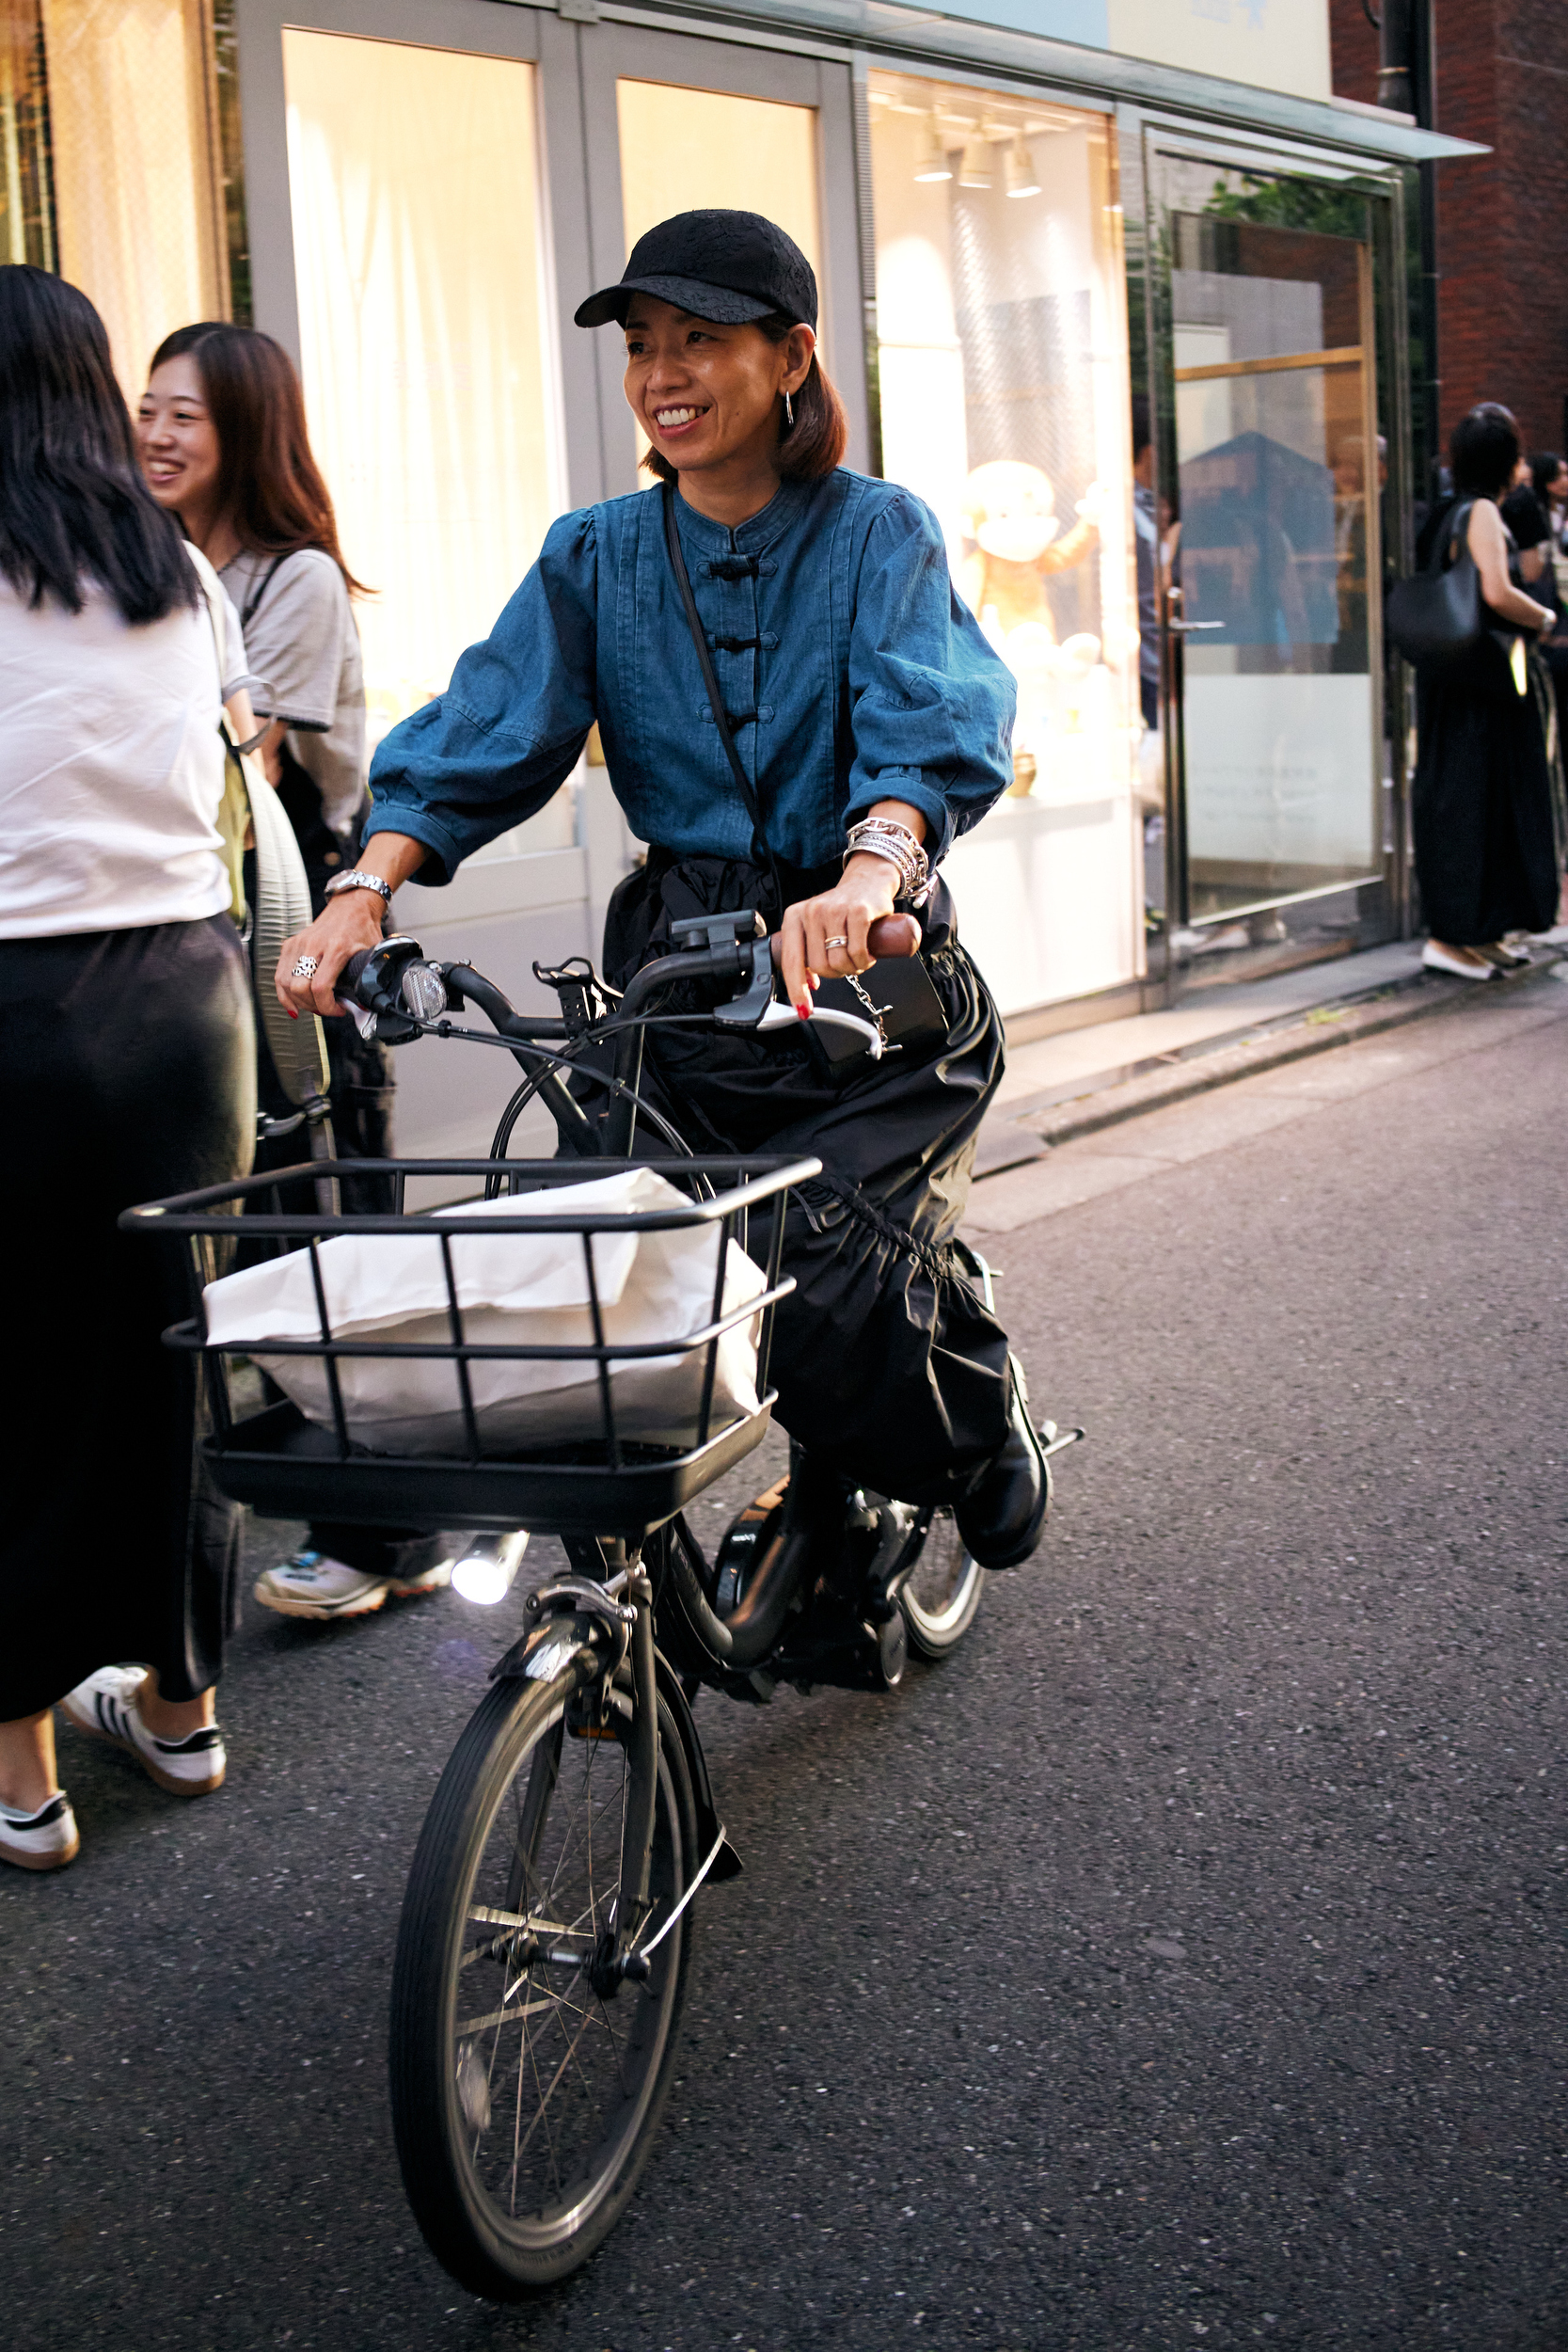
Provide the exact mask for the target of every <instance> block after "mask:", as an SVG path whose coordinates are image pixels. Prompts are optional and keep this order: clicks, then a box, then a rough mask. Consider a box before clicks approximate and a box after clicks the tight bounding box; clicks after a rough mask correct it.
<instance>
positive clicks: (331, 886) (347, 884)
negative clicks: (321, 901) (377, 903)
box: [322, 866, 392, 907]
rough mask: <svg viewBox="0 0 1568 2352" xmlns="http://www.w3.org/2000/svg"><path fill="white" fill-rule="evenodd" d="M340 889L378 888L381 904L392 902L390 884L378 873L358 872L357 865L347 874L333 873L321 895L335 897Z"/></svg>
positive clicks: (387, 904)
mask: <svg viewBox="0 0 1568 2352" xmlns="http://www.w3.org/2000/svg"><path fill="white" fill-rule="evenodd" d="M340 890H379V891H380V893H381V903H382V905H383V906H388V907H389V906H390V905H391V903H392V892H391V886H390V884H389V883H388V882H383V881H382V879H381V877H380V875H379V874H362V873H360V871H359V869H358V867H357V866H356V867H355V869H354V871H353V872H352V873H349V874H334V876H333V877H332V880H331V881H330V882H328V883H327V885H326V888H325V891H323V893H322V896H323V898H336V897H337V896H338V893H339V891H340Z"/></svg>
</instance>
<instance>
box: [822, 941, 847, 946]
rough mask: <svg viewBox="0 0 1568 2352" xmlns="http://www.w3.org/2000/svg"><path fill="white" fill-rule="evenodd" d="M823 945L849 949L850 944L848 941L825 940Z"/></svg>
mask: <svg viewBox="0 0 1568 2352" xmlns="http://www.w3.org/2000/svg"><path fill="white" fill-rule="evenodd" d="M822 945H823V946H824V947H847V946H848V945H849V942H848V941H847V939H825V940H824V941H823V942H822Z"/></svg>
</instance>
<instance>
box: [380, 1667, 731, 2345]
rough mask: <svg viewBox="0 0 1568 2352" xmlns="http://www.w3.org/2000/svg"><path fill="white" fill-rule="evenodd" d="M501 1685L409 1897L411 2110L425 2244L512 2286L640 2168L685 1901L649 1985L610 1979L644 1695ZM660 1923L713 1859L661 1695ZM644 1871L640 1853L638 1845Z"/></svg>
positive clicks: (664, 2043) (582, 2235)
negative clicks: (602, 1960) (635, 1711)
mask: <svg viewBox="0 0 1568 2352" xmlns="http://www.w3.org/2000/svg"><path fill="white" fill-rule="evenodd" d="M590 1698H591V1704H590V1705H588V1706H585V1705H584V1703H583V1699H582V1698H581V1697H580V1696H579V1695H578V1692H577V1691H576V1685H575V1682H574V1678H573V1677H572V1676H571V1675H570V1674H566V1675H562V1676H561V1677H558V1678H557V1679H556V1680H555V1681H554V1682H551V1683H534V1682H527V1681H507V1682H500V1683H498V1684H496V1685H495V1686H494V1688H493V1689H492V1690H491V1691H490V1692H489V1693H488V1694H487V1696H486V1697H485V1698H484V1700H483V1703H482V1704H481V1706H480V1707H479V1708H478V1710H477V1711H476V1713H475V1714H474V1716H473V1718H472V1720H471V1721H470V1723H469V1724H468V1726H467V1730H466V1731H465V1732H464V1734H463V1737H462V1739H461V1740H459V1741H458V1744H457V1746H456V1748H455V1749H454V1751H453V1753H452V1756H451V1762H450V1763H449V1764H448V1766H447V1769H446V1771H445V1772H444V1773H443V1774H442V1776H441V1780H440V1784H439V1786H438V1787H437V1788H436V1796H435V1799H434V1801H433V1803H432V1804H431V1808H430V1811H429V1813H428V1815H427V1816H426V1819H425V1824H424V1828H423V1831H422V1833H421V1835H420V1843H419V1846H418V1849H417V1850H416V1852H415V1856H414V1867H413V1869H412V1871H411V1873H410V1875H409V1881H408V1891H407V1893H406V1895H405V1896H404V1906H403V1917H402V1921H401V1924H400V1927H399V1931H398V1947H397V1960H396V1964H395V1968H394V1972H393V1979H392V2017H391V2093H392V2121H393V2126H394V2130H395V2134H396V2138H397V2148H398V2158H399V2161H400V2163H401V2165H402V2168H403V2178H404V2187H405V2189H406V2191H407V2194H408V2201H409V2203H410V2204H411V2205H412V2207H413V2209H414V2214H415V2217H416V2219H417V2220H418V2222H419V2225H420V2230H421V2231H422V2232H423V2233H424V2237H425V2241H426V2243H427V2244H428V2245H429V2247H430V2249H431V2251H432V2252H433V2253H434V2254H435V2255H436V2259H437V2261H438V2262H440V2263H441V2264H442V2265H444V2266H445V2267H446V2269H448V2270H449V2271H450V2272H451V2275H452V2277H453V2278H454V2279H456V2280H459V2281H460V2282H461V2283H462V2284H463V2285H464V2286H466V2287H467V2288H468V2289H469V2290H470V2291H471V2292H472V2293H474V2294H476V2295H483V2296H491V2297H493V2298H496V2299H499V2300H503V2301H507V2300H513V2299H515V2298H516V2297H518V2296H524V2295H527V2294H529V2293H530V2292H531V2291H533V2290H536V2289H538V2288H542V2287H547V2286H550V2285H552V2284H554V2283H555V2281H556V2280H560V2279H563V2278H565V2277H566V2276H567V2274H568V2273H569V2272H571V2271H573V2270H575V2269H577V2268H578V2265H580V2264H582V2263H584V2262H586V2261H587V2259H588V2257H589V2256H590V2255H591V2254H592V2253H593V2252H594V2249H595V2248H596V2247H598V2246H599V2245H600V2244H602V2242H603V2240H604V2239H605V2237H606V2236H608V2234H609V2233H610V2230H611V2229H612V2228H613V2227H614V2225H615V2223H616V2221H617V2220H618V2219H619V2217H620V2216H621V2214H622V2212H623V2211H624V2209H625V2207H626V2203H627V2201H628V2200H629V2198H630V2196H631V2193H632V2191H633V2189H634V2188H635V2186H636V2185H637V2181H638V2178H639V2175H640V2174H641V2170H642V2168H643V2166H644V2164H645V2163H646V2162H647V2158H648V2152H649V2148H650V2145H651V2142H652V2139H653V2136H654V2133H655V2131H656V2130H657V2125H658V2120H659V2115H660V2112H661V2110H662V2108H663V2105H664V2101H665V2098H666V2096H667V2095H668V2091H669V2086H670V2080H671V2075H672V2072H673V2065H674V2058H675V2046H676V2041H677V2036H678V2031H679V2025H680V2014H681V2008H682V2003H683V2001H684V1998H685V1993H686V1982H687V1976H688V1972H689V1967H690V1961H691V1914H690V1912H689V1910H688V1911H686V1912H683V1913H682V1915H681V1916H680V1918H679V1919H678V1920H677V1921H676V1923H675V1925H674V1927H673V1929H672V1930H671V1931H670V1933H669V1934H668V1935H667V1936H665V1938H664V1940H663V1941H662V1943H660V1944H659V1946H658V1947H657V1950H656V1951H654V1952H653V1953H652V1954H651V1956H650V1959H649V1963H648V1965H649V1974H648V1976H647V1977H646V1978H645V1979H643V1980H642V1981H641V1982H638V1981H636V1980H633V1979H627V1980H626V1981H624V1982H622V1983H621V1984H620V1985H619V1986H618V1987H617V1988H616V1989H615V1990H614V1991H613V1992H608V1993H601V1992H599V1991H595V1989H594V1955H595V1953H596V1952H597V1951H598V1950H599V1949H600V1947H601V1942H602V1940H603V1939H606V1938H607V1937H608V1936H609V1935H610V1932H611V1931H613V1928H614V1926H615V1923H616V1921H617V1918H618V1916H619V1913H620V1905H621V1899H622V1898H621V1887H622V1867H623V1854H622V1832H623V1825H624V1823H625V1820H626V1804H627V1797H628V1794H629V1790H630V1772H631V1748H630V1738H631V1726H632V1706H633V1701H632V1696H631V1692H630V1691H629V1689H620V1688H617V1689H616V1690H614V1691H613V1692H611V1693H610V1704H609V1706H608V1708H607V1709H606V1710H605V1712H604V1715H603V1717H602V1719H601V1716H600V1712H599V1708H598V1705H597V1693H596V1692H595V1693H592V1694H590ZM658 1728H659V1756H658V1782H657V1801H656V1805H655V1813H654V1840H653V1856H652V1874H651V1879H650V1886H649V1893H650V1898H651V1900H652V1904H653V1909H652V1913H651V1916H650V1918H649V1922H648V1933H649V1935H650V1936H651V1935H652V1934H653V1933H656V1932H657V1929H658V1926H659V1923H660V1921H661V1920H663V1919H667V1918H668V1917H669V1915H670V1913H671V1911H672V1910H673V1907H674V1905H675V1904H676V1903H677V1902H678V1901H679V1900H680V1898H681V1895H682V1894H683V1893H684V1891H685V1889H686V1886H687V1884H688V1883H689V1877H690V1873H691V1872H692V1870H693V1869H694V1868H695V1867H696V1859H697V1858H696V1853H695V1841H696V1817H695V1808H694V1805H693V1802H692V1794H691V1786H690V1780H689V1774H688V1772H687V1767H686V1756H685V1752H684V1750H683V1748H682V1746H681V1743H680V1739H679V1736H678V1734H677V1732H676V1730H675V1727H674V1724H673V1722H672V1721H671V1720H670V1718H669V1716H668V1714H667V1712H666V1710H665V1708H663V1707H662V1706H660V1708H659V1726H658ZM625 1863H626V1875H627V1877H628V1879H630V1880H631V1881H633V1883H635V1879H636V1875H637V1873H636V1865H635V1860H634V1858H633V1857H631V1856H630V1855H627V1856H626V1857H625Z"/></svg>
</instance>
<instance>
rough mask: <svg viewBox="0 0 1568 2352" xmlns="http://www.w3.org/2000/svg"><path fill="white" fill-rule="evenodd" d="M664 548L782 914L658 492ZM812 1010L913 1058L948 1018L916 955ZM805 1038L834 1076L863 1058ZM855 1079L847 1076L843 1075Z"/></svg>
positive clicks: (829, 994)
mask: <svg viewBox="0 0 1568 2352" xmlns="http://www.w3.org/2000/svg"><path fill="white" fill-rule="evenodd" d="M664 544H665V546H666V548H668V549H669V554H670V568H671V570H672V571H673V573H674V576H675V585H676V587H677V588H678V589H679V591H680V599H681V603H682V605H683V607H684V608H685V612H686V625H687V628H689V630H690V632H691V643H692V644H693V646H694V647H695V649H696V654H697V666H698V668H699V669H700V670H701V671H702V674H703V684H704V686H705V689H706V691H707V699H708V707H709V709H710V710H711V711H712V712H713V723H714V725H715V726H716V727H717V728H718V730H719V740H720V742H721V743H722V745H723V747H724V754H725V756H726V758H727V759H728V761H729V763H730V773H731V774H732V775H733V776H734V778H735V781H736V789H737V790H738V792H739V794H740V798H741V801H742V803H744V805H745V809H746V813H747V815H748V816H749V817H750V818H751V820H752V862H753V864H755V865H757V866H761V867H762V868H763V870H764V871H765V872H767V873H768V874H770V875H771V877H772V880H773V886H774V893H775V896H776V898H777V899H778V903H779V906H780V908H781V910H782V909H783V906H784V886H783V883H782V882H781V880H780V877H779V868H778V862H777V860H776V859H775V858H774V855H773V852H772V850H771V848H770V847H769V846H768V834H767V832H766V830H765V828H764V825H763V821H762V810H761V808H760V807H759V806H758V803H757V796H756V793H755V791H754V790H753V788H752V779H751V777H750V776H749V775H748V774H747V773H746V769H745V764H744V762H743V761H742V759H741V756H740V754H739V752H738V751H737V750H736V741H735V733H734V729H733V728H732V726H731V724H730V716H729V713H728V711H727V710H726V709H725V708H724V702H723V697H722V695H721V693H720V691H719V680H718V677H717V676H716V675H715V674H714V668H713V662H712V660H711V658H710V656H709V653H708V649H707V635H706V632H705V629H704V628H703V622H702V615H701V614H700V613H699V612H698V610H697V599H696V597H695V596H693V595H692V593H691V581H690V579H689V576H688V573H687V568H686V557H685V555H684V553H683V552H682V549H681V542H680V532H679V530H678V528H677V526H676V522H675V485H674V484H673V483H672V482H667V483H666V484H665V485H664ZM816 1002H817V1004H818V1005H820V1006H822V1007H823V1008H824V1009H827V1010H828V1011H831V1012H847V1013H853V1014H855V1015H856V1016H857V1017H858V1018H859V1019H861V1020H863V1021H874V1022H875V1023H876V1025H877V1026H878V1027H879V1029H880V1030H881V1033H882V1040H883V1045H884V1049H886V1048H902V1049H904V1050H905V1051H906V1052H911V1053H915V1054H918V1052H919V1050H920V1049H921V1048H922V1047H935V1046H937V1045H939V1044H940V1043H942V1041H943V1040H944V1039H945V1037H946V1035H947V1015H946V1013H945V1012H944V1011H943V1009H942V999H941V997H940V996H939V995H938V994H937V992H936V990H935V989H934V988H933V987H932V985H931V976H930V974H929V973H928V972H927V969H926V966H925V965H924V963H923V962H922V961H921V960H920V957H919V956H918V955H912V956H884V957H882V958H881V959H880V960H879V961H878V962H876V963H874V964H873V965H872V966H871V969H870V970H869V971H868V972H864V973H863V974H861V976H860V977H858V978H855V979H834V978H832V977H825V978H824V979H823V980H822V982H821V985H820V986H819V987H818V989H817V992H816ZM806 1032H807V1035H808V1037H809V1038H810V1040H811V1042H812V1044H813V1045H814V1046H815V1047H816V1050H817V1052H818V1053H819V1054H820V1055H821V1056H822V1057H824V1059H825V1060H826V1061H827V1063H828V1064H829V1067H830V1069H832V1071H833V1073H834V1074H835V1076H836V1075H838V1074H841V1073H840V1072H839V1069H838V1066H839V1065H841V1064H849V1063H854V1062H858V1061H859V1060H860V1059H861V1057H863V1054H864V1052H865V1047H864V1046H863V1044H862V1043H861V1042H860V1041H859V1039H858V1038H857V1037H856V1036H855V1034H854V1032H853V1030H851V1029H840V1028H837V1027H834V1026H832V1025H829V1024H828V1023H826V1022H824V1023H823V1025H822V1026H821V1027H820V1028H818V1027H817V1026H816V1024H815V1023H808V1024H806ZM842 1074H843V1075H846V1076H848V1075H852V1074H854V1073H852V1072H850V1071H848V1070H845V1071H844V1072H843V1073H842Z"/></svg>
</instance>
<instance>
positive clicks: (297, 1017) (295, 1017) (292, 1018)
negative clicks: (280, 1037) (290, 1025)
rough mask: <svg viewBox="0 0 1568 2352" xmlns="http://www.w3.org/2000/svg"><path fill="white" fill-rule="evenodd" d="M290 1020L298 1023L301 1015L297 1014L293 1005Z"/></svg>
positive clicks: (290, 1008) (290, 1009) (290, 1010)
mask: <svg viewBox="0 0 1568 2352" xmlns="http://www.w3.org/2000/svg"><path fill="white" fill-rule="evenodd" d="M289 1018H290V1020H291V1021H297V1020H298V1019H299V1015H298V1013H297V1012H295V1010H294V1009H293V1005H291V1006H290V1007H289Z"/></svg>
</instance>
